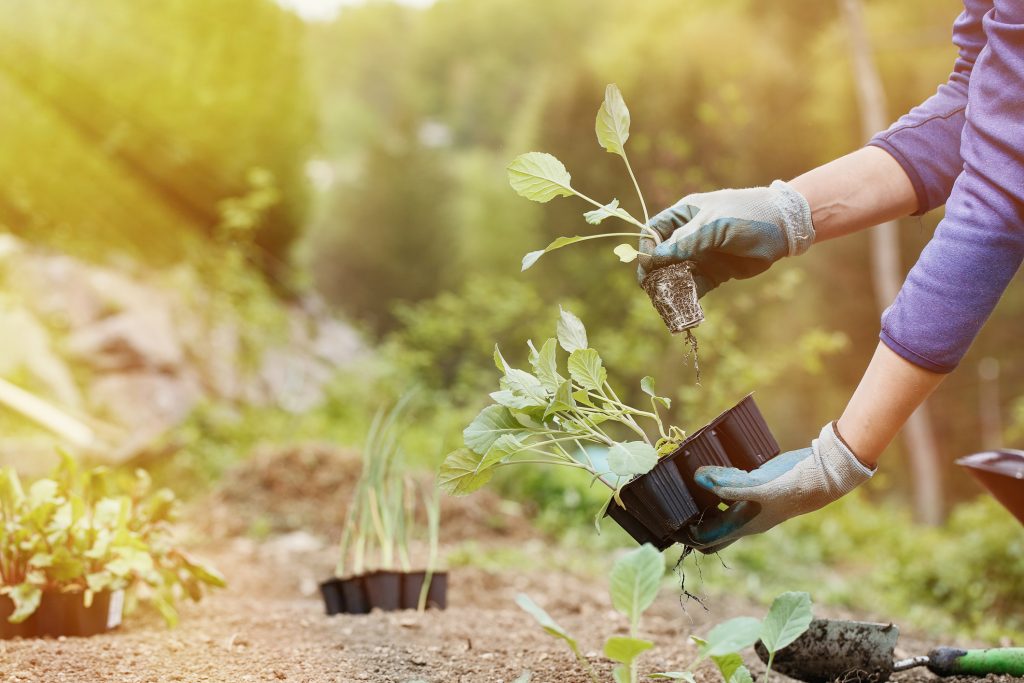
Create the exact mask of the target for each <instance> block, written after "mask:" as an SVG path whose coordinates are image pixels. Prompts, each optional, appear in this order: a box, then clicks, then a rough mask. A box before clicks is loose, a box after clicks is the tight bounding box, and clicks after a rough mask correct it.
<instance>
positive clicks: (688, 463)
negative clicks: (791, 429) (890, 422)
mask: <svg viewBox="0 0 1024 683" xmlns="http://www.w3.org/2000/svg"><path fill="white" fill-rule="evenodd" d="M529 346H530V356H529V361H530V365H531V367H532V370H533V372H532V373H531V372H527V371H526V370H521V369H518V368H513V367H511V366H510V365H509V364H508V363H507V362H506V361H505V359H504V357H503V356H502V355H501V352H500V351H499V350H497V349H495V365H496V366H497V368H498V370H499V371H500V372H501V373H502V377H501V380H500V382H499V390H498V391H495V392H493V393H492V394H491V398H492V399H493V401H494V404H493V405H490V406H487V407H486V408H484V409H483V410H482V411H481V412H480V414H479V415H477V417H476V419H474V420H473V422H472V423H470V424H469V426H467V427H466V429H465V430H464V431H463V440H464V442H465V445H464V447H463V448H460V449H458V450H456V451H454V452H452V453H450V454H449V455H448V456H447V457H446V458H445V460H444V463H443V464H442V465H441V471H440V479H439V482H440V485H441V487H442V488H443V489H444V490H446V491H447V492H448V493H450V494H452V495H462V494H467V493H471V492H472V491H475V490H476V489H478V488H480V487H482V486H484V485H486V484H487V482H488V481H490V479H491V477H492V476H493V474H494V472H495V471H497V470H498V469H499V468H502V467H508V466H512V465H555V466H561V467H568V468H571V469H577V470H582V471H584V472H586V473H587V474H588V475H589V476H590V478H591V480H592V481H595V480H596V481H601V482H602V483H604V484H605V485H607V486H608V487H609V488H610V489H611V490H612V494H611V495H610V496H609V499H608V501H607V502H606V503H605V505H604V506H603V507H602V508H601V510H600V511H599V512H598V514H597V517H596V518H595V521H596V522H599V521H600V518H601V517H602V516H604V515H605V513H606V512H607V514H608V516H611V517H612V518H613V519H614V520H615V521H616V522H617V523H618V524H619V525H620V526H622V527H623V528H624V529H625V530H626V531H627V532H629V533H630V535H631V536H633V538H634V539H636V540H637V541H638V542H639V543H648V542H649V543H651V544H652V545H654V546H656V547H657V548H659V549H664V548H666V547H668V546H669V545H672V543H674V542H675V541H676V540H681V541H684V542H685V540H686V537H685V534H684V533H683V529H684V528H685V527H686V526H687V525H688V524H689V523H691V522H692V521H693V520H695V519H696V518H697V517H698V515H700V514H701V513H702V512H703V511H705V510H707V509H709V508H711V507H714V506H717V505H719V504H721V503H722V501H721V500H720V499H718V498H717V497H715V496H713V495H712V494H710V493H708V492H707V491H705V490H704V489H702V488H700V487H699V486H697V485H696V484H695V483H694V481H693V474H694V472H695V471H696V470H697V468H698V467H700V466H702V465H724V466H730V467H740V468H743V469H746V470H750V469H754V468H756V467H758V466H759V465H760V464H762V463H764V462H766V461H767V460H768V459H770V458H772V457H774V456H775V455H778V453H779V447H778V444H777V443H776V442H775V439H774V437H773V436H772V434H771V432H770V431H769V430H768V427H767V425H766V424H765V423H764V419H763V418H762V416H761V413H760V411H758V409H757V406H756V405H755V404H754V402H753V399H752V398H751V397H750V396H747V397H745V398H744V399H743V400H742V401H740V403H739V404H738V405H736V406H735V407H733V408H732V409H730V410H728V411H726V412H725V413H723V414H722V415H720V416H719V417H718V418H716V419H715V420H714V421H712V422H711V423H710V424H709V425H707V426H706V427H704V428H702V429H700V430H698V431H697V432H696V433H695V434H693V435H692V436H690V437H688V438H687V437H686V435H685V433H684V432H683V430H682V429H680V428H678V427H676V426H673V425H667V424H666V422H665V420H664V419H663V418H662V415H661V411H662V410H667V409H669V408H670V407H671V401H670V400H669V399H668V398H666V397H664V396H659V395H657V393H656V392H655V388H654V379H653V378H651V377H644V378H643V379H642V380H641V381H640V388H641V389H642V390H643V392H644V393H645V394H647V395H648V397H649V401H650V409H649V410H648V409H646V408H638V407H634V406H630V405H627V404H625V403H624V402H623V401H622V400H621V399H620V398H619V395H618V394H617V393H616V391H615V389H614V388H613V387H612V385H611V384H610V383H609V381H608V372H607V369H606V368H605V367H604V363H603V361H602V360H601V356H600V354H598V352H597V351H596V350H595V349H593V348H590V346H589V343H588V338H587V331H586V328H585V327H584V325H583V323H582V321H580V319H579V318H577V317H576V316H575V315H573V314H572V313H571V312H569V311H566V310H562V311H561V315H560V318H559V321H558V325H557V335H556V338H552V339H548V340H547V341H546V342H544V344H543V345H542V346H541V348H540V349H539V350H538V349H537V348H536V347H535V346H534V345H533V343H532V342H529ZM559 347H561V349H562V350H563V351H564V352H566V353H568V358H567V359H566V361H565V366H564V368H565V370H563V369H562V366H561V364H560V362H559V351H558V349H559Z"/></svg>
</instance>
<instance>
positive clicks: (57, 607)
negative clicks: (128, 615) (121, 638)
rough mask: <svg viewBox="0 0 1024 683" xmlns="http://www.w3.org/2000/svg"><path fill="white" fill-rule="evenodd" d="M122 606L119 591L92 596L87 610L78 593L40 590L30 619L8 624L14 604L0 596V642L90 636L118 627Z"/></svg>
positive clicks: (121, 593)
mask: <svg viewBox="0 0 1024 683" xmlns="http://www.w3.org/2000/svg"><path fill="white" fill-rule="evenodd" d="M123 607H124V592H123V591H114V592H111V591H102V592H99V593H96V594H95V595H94V596H93V599H92V603H91V604H90V605H89V606H88V607H86V606H85V601H84V599H83V596H82V594H81V593H59V592H56V591H44V592H43V596H42V598H41V599H40V601H39V607H38V608H37V609H36V611H35V612H34V613H33V614H32V616H30V617H29V618H28V619H26V620H25V621H23V622H21V623H20V624H12V623H11V622H9V621H8V620H7V619H8V617H10V616H11V614H12V613H13V611H14V603H13V602H12V601H11V599H10V598H9V597H7V596H0V639H9V638H59V637H61V636H79V637H84V636H94V635H97V634H100V633H105V632H107V631H110V630H111V629H114V628H117V627H118V626H120V625H121V615H122V611H123Z"/></svg>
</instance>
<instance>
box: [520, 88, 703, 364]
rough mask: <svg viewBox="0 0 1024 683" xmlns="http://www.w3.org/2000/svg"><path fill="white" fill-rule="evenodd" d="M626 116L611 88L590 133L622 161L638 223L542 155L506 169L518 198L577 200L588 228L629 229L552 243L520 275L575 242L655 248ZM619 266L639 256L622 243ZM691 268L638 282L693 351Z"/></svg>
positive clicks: (670, 269)
mask: <svg viewBox="0 0 1024 683" xmlns="http://www.w3.org/2000/svg"><path fill="white" fill-rule="evenodd" d="M629 126H630V116H629V109H628V108H627V107H626V102H625V100H624V99H623V97H622V93H621V92H620V91H619V88H618V86H616V85H615V84H614V83H612V84H609V85H608V86H607V87H606V88H605V93H604V101H603V102H602V103H601V106H600V108H599V109H598V111H597V120H596V122H595V124H594V131H595V133H596V134H597V141H598V143H599V144H600V145H601V147H603V148H604V149H605V151H606V152H608V153H610V154H615V155H617V156H619V157H621V158H622V161H623V163H624V164H625V165H626V170H627V171H628V173H629V178H630V180H631V181H632V183H633V189H634V190H636V195H637V198H638V199H639V200H640V208H641V210H642V211H643V217H644V222H643V223H641V222H640V221H639V220H637V219H636V218H634V217H633V216H632V215H631V214H630V213H629V212H628V211H626V209H625V208H624V207H622V206H620V205H619V200H618V199H612V200H611V201H609V202H606V203H602V202H599V201H597V200H594V199H591V198H590V197H588V196H587V195H585V194H583V193H582V192H580V191H579V190H577V189H576V188H575V187H573V186H572V176H570V175H569V171H567V170H566V168H565V165H564V164H563V163H562V162H561V161H559V160H558V159H557V158H555V157H554V156H552V155H551V154H548V153H546V152H527V153H526V154H521V155H519V156H518V157H516V158H515V159H514V160H513V161H512V163H511V164H509V165H508V169H507V170H508V181H509V184H510V185H511V186H512V189H513V190H515V191H516V192H517V193H518V194H519V195H521V196H523V197H526V198H527V199H530V200H533V201H535V202H542V203H545V202H549V201H551V200H552V199H554V198H555V197H573V196H575V197H578V198H580V199H582V200H584V201H586V202H587V203H589V204H591V205H593V206H594V207H596V208H595V209H593V210H591V211H587V212H585V213H584V214H583V218H584V219H585V220H586V221H587V223H589V224H591V225H598V224H600V223H601V222H602V221H604V220H605V219H606V218H615V219H618V220H619V221H622V222H624V223H626V224H627V225H629V226H631V230H632V232H606V233H599V234H593V235H576V236H574V237H559V238H558V239H556V240H555V241H554V242H552V243H551V244H549V245H548V246H546V247H545V248H544V249H540V250H538V251H531V252H530V253H529V254H527V255H526V256H524V257H523V268H522V269H523V270H526V269H527V268H529V267H530V266H532V265H533V264H534V263H536V262H537V260H538V259H539V258H540V257H541V256H543V255H544V254H546V253H548V252H549V251H554V250H555V249H561V248H562V247H567V246H569V245H571V244H576V243H577V242H583V241H586V240H593V239H601V238H606V237H611V238H615V239H620V240H621V239H622V238H624V237H633V238H640V237H643V238H647V239H650V240H651V241H653V242H654V243H655V244H658V243H660V242H661V235H659V234H658V232H657V231H655V230H652V229H651V228H649V227H647V225H646V223H649V222H650V216H649V215H648V213H647V202H645V201H644V195H643V193H642V192H641V191H640V184H639V183H638V182H637V180H636V175H635V174H634V173H633V167H632V166H631V165H630V163H629V157H628V156H627V155H626V140H628V139H629ZM613 252H614V253H615V255H616V256H618V257H619V260H620V261H623V262H625V263H629V262H631V261H634V260H636V259H637V258H638V256H639V255H640V254H639V252H638V251H637V250H636V248H635V247H634V246H633V245H632V244H630V243H628V242H626V243H622V244H619V245H618V246H616V247H615V248H614V249H613ZM691 269H692V264H690V263H688V262H687V263H677V264H674V265H671V266H667V267H665V268H658V269H655V270H652V271H651V272H649V273H648V274H647V276H646V277H645V278H644V280H643V282H642V283H641V286H642V287H643V289H644V291H646V292H647V295H648V296H649V297H650V298H651V303H653V304H654V308H655V309H656V310H657V311H658V313H659V314H660V315H661V318H662V320H663V321H664V322H665V325H666V327H668V329H669V331H670V332H672V333H673V334H677V333H679V332H687V339H688V341H689V343H690V344H691V346H692V347H694V348H695V345H696V343H695V341H694V339H693V335H692V332H691V330H692V328H694V327H696V326H697V325H699V324H700V323H701V322H702V321H703V320H704V311H703V310H701V307H700V303H699V302H698V300H697V286H696V284H695V283H694V281H693V274H692V273H691Z"/></svg>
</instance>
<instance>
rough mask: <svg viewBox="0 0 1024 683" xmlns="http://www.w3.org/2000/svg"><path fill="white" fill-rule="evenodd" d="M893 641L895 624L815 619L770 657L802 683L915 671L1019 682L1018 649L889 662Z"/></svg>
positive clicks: (947, 652) (940, 653)
mask: <svg viewBox="0 0 1024 683" xmlns="http://www.w3.org/2000/svg"><path fill="white" fill-rule="evenodd" d="M899 636H900V630H899V628H898V627H897V626H896V625H895V624H875V623H870V622H866V621H840V620H833V619H815V620H814V621H812V622H811V625H810V628H808V629H807V631H806V632H804V634H803V635H801V636H800V637H799V638H797V639H796V640H795V641H794V642H793V643H792V644H791V645H789V646H788V647H785V648H783V649H782V650H779V651H778V652H777V653H775V660H774V662H773V663H772V668H773V670H775V671H778V672H779V673H782V674H785V675H787V676H790V677H791V678H796V679H798V680H801V681H807V682H808V683H826V682H827V681H837V680H841V681H844V682H850V683H852V682H854V681H865V682H866V681H872V682H875V681H886V680H888V679H889V676H890V674H892V673H894V672H897V671H906V670H907V669H912V668H914V667H918V666H926V667H928V670H929V671H931V672H932V673H934V674H936V675H938V676H987V675H988V674H1007V675H1010V676H1024V647H1004V648H992V649H988V650H961V649H958V648H952V647H940V648H936V649H934V650H932V651H931V652H929V653H928V654H927V655H924V656H920V657H911V658H909V659H901V660H894V658H893V657H894V652H895V650H896V640H897V639H898V638H899ZM755 649H756V650H757V656H758V657H760V658H761V661H763V662H765V663H767V661H768V651H767V650H766V649H765V648H764V646H763V645H762V644H761V643H760V642H758V643H757V645H756V647H755Z"/></svg>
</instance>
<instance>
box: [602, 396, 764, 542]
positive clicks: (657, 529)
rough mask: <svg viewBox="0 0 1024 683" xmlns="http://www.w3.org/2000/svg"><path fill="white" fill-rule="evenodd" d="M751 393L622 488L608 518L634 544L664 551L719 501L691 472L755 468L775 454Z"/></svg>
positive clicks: (720, 501) (609, 511)
mask: <svg viewBox="0 0 1024 683" xmlns="http://www.w3.org/2000/svg"><path fill="white" fill-rule="evenodd" d="M779 450H780V449H779V444H778V442H777V441H776V440H775V437H774V436H772V433H771V431H770V430H769V429H768V425H767V424H766V423H765V421H764V417H763V416H762V415H761V411H760V410H759V409H758V407H757V404H755V403H754V399H753V397H752V396H749V395H748V396H746V397H745V398H744V399H743V400H742V401H740V402H739V403H737V404H736V405H735V406H733V407H732V408H730V409H729V410H727V411H725V412H724V413H722V414H721V415H719V416H718V417H716V418H715V419H714V420H712V421H711V422H710V423H708V425H707V426H705V427H703V428H701V429H700V430H699V431H697V432H696V433H695V434H693V435H692V436H690V437H689V438H688V439H686V441H684V442H683V443H682V444H680V446H679V448H677V449H676V450H675V451H674V452H673V453H671V454H670V455H667V456H665V457H664V458H662V459H661V460H660V461H659V462H658V464H657V465H655V466H654V469H652V470H651V471H650V472H647V473H646V474H643V475H640V476H639V477H637V478H636V479H634V480H633V481H631V482H630V483H628V484H626V485H625V486H624V487H623V488H622V491H621V498H622V502H623V504H624V505H625V508H623V507H621V506H619V505H618V504H617V503H616V502H615V501H612V503H611V504H610V505H609V506H608V512H607V516H608V517H611V518H612V519H614V520H615V521H616V522H617V523H618V525H619V526H621V527H622V528H623V529H625V530H626V532H627V533H628V534H629V535H630V536H632V537H633V539H634V540H635V541H636V542H637V543H641V544H642V543H651V544H652V545H654V546H655V547H657V548H658V549H659V550H664V549H665V548H668V547H669V546H671V545H672V544H674V543H676V541H677V536H678V532H679V531H680V530H681V529H683V528H684V527H686V526H688V525H689V524H691V523H693V522H695V521H696V520H697V518H698V517H699V516H700V515H701V514H703V513H704V512H706V511H707V510H709V509H712V508H715V507H717V506H718V505H719V504H721V503H722V500H721V499H720V498H718V497H717V496H715V495H714V494H713V493H711V492H710V491H708V490H707V489H704V488H703V487H701V486H699V485H697V484H696V483H695V482H694V480H693V475H694V473H696V471H697V469H698V468H700V467H702V466H704V465H720V466H723V467H737V468H739V469H742V470H747V471H750V470H753V469H756V468H758V467H760V466H761V465H763V464H764V463H766V462H768V461H769V460H771V459H772V458H774V457H775V456H776V455H778V454H779Z"/></svg>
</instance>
